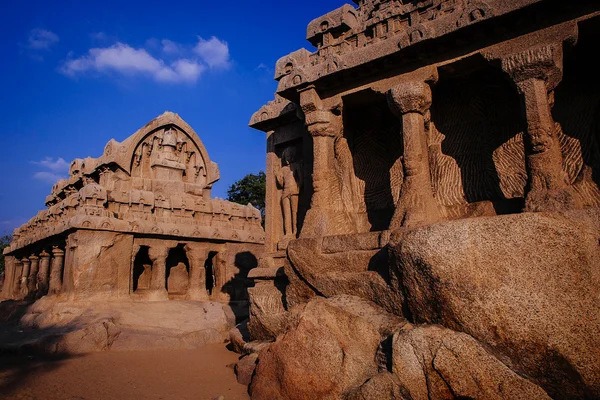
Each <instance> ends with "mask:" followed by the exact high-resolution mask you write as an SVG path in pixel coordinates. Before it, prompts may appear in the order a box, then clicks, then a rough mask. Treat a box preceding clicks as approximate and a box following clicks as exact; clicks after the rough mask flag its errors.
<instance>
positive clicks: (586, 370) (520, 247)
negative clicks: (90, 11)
mask: <svg viewBox="0 0 600 400" xmlns="http://www.w3.org/2000/svg"><path fill="white" fill-rule="evenodd" d="M354 3H356V6H351V5H344V6H343V7H340V8H338V9H337V10H334V11H332V12H330V13H328V14H326V15H323V16H321V17H319V18H316V19H315V20H313V21H312V22H310V24H309V25H308V28H307V36H306V38H307V40H308V41H309V42H310V43H311V44H312V45H313V46H314V49H311V50H307V49H300V50H297V51H294V52H292V53H291V54H288V55H286V56H284V57H282V58H281V59H279V60H278V61H277V63H276V65H275V80H276V81H277V82H278V87H277V91H276V93H275V99H274V100H273V101H271V102H269V103H268V104H266V105H264V106H263V107H262V108H260V109H259V110H258V111H257V112H256V113H255V114H254V115H253V116H252V118H251V121H250V126H251V127H253V128H256V129H258V130H261V131H264V132H265V133H266V136H267V172H266V174H267V213H266V231H265V234H266V239H265V255H264V256H263V257H262V258H261V260H260V261H259V268H256V269H254V270H252V271H251V274H250V278H252V279H253V280H254V281H255V286H254V287H252V288H251V289H249V292H250V321H249V323H248V331H249V333H250V339H251V340H258V341H271V342H273V343H272V344H271V345H270V347H269V349H268V351H262V352H261V353H260V355H259V356H258V358H259V361H258V364H257V365H258V366H257V368H256V370H255V371H254V375H253V377H252V383H251V386H250V392H251V394H252V398H253V399H269V398H295V399H300V398H352V399H367V398H404V397H406V398H463V397H468V398H494V397H497V398H509V397H511V396H507V395H506V393H508V392H505V393H500V394H494V395H490V394H489V393H487V394H483V393H482V392H477V390H479V389H478V388H475V389H473V391H462V390H463V387H462V386H460V385H453V384H451V383H449V382H450V380H451V379H456V381H455V382H465V381H466V380H468V379H471V377H472V376H476V374H475V373H473V374H472V373H471V372H465V371H464V370H462V369H461V370H457V371H455V372H453V373H452V374H449V375H447V376H445V377H444V378H440V377H439V376H438V375H435V374H436V373H437V372H439V370H436V371H437V372H436V373H434V372H432V370H431V365H432V364H431V363H432V361H431V360H432V359H431V358H428V357H434V358H435V357H436V356H432V355H433V354H435V352H436V351H437V350H438V347H435V346H433V345H432V347H431V348H427V349H421V350H418V349H417V347H418V346H416V345H415V343H417V342H418V343H425V342H426V341H427V340H429V339H427V340H425V339H422V338H421V336H419V335H421V332H425V331H429V332H430V333H427V335H432V336H431V337H439V336H436V335H438V333H439V332H437V333H436V332H434V331H435V329H437V328H432V327H431V325H436V326H442V327H443V328H444V329H446V331H445V333H444V335H446V334H448V335H454V334H456V333H457V332H462V333H466V334H468V335H471V337H473V338H475V339H476V341H477V342H476V343H479V344H482V345H483V346H488V348H492V349H493V352H492V353H490V357H496V356H498V357H499V359H501V360H503V362H506V360H510V362H509V364H507V365H513V366H515V367H514V368H513V370H515V371H519V372H520V373H524V374H525V375H528V376H529V377H532V382H535V383H536V384H539V385H541V387H543V389H544V390H546V391H547V392H548V393H549V394H550V395H551V397H553V398H585V397H586V396H591V397H594V396H598V395H599V393H600V389H598V388H600V384H599V382H600V375H599V374H597V371H598V365H600V358H598V357H592V358H593V359H592V358H589V359H588V358H586V357H587V356H588V354H589V353H590V352H593V350H584V349H594V348H596V347H597V345H598V344H597V335H596V332H595V331H594V329H596V328H593V327H597V326H598V324H599V323H600V321H599V320H598V318H597V316H598V315H600V314H598V304H597V302H594V300H588V296H590V294H591V293H597V287H598V285H599V280H598V265H599V262H598V260H599V259H600V258H599V257H600V254H599V251H598V250H599V247H598V245H597V243H598V231H599V229H600V226H599V221H600V218H599V217H598V213H599V210H600V188H599V185H600V145H599V144H600V81H599V80H598V79H597V78H596V74H597V71H596V67H595V62H594V60H595V54H596V53H597V43H598V41H599V40H600V3H598V2H597V1H592V0H583V1H578V2H564V1H552V0H511V1H504V0H423V1H407V0H354ZM566 232H568V233H566ZM584 237H585V238H584ZM571 280H573V281H577V283H574V284H571V283H569V282H571ZM558 293H560V296H558V297H557V294H558ZM565 293H569V294H568V295H565ZM592 297H594V296H593V295H592ZM573 299H576V300H573ZM365 302H366V303H365ZM365 304H369V306H368V307H367V306H365ZM508 304H510V305H508ZM365 307H367V308H368V311H365ZM370 307H375V308H377V309H378V310H379V311H377V312H379V313H380V318H381V319H380V320H381V321H392V320H393V319H394V318H396V317H398V318H399V321H401V322H400V324H405V325H404V327H401V328H394V329H391V331H394V330H395V333H394V334H393V335H390V334H389V331H388V327H385V326H384V325H379V327H380V328H379V329H381V330H380V332H379V335H380V336H379V335H375V336H376V339H374V341H373V342H372V346H373V347H372V348H373V349H374V350H373V351H372V352H371V353H368V354H367V355H365V356H364V357H362V358H360V361H361V363H363V362H364V363H365V364H361V365H366V364H368V363H370V362H371V361H372V360H373V359H374V358H375V359H379V358H378V357H379V356H380V355H382V353H386V352H388V351H389V353H386V354H387V355H385V356H382V357H383V359H384V362H381V363H380V364H379V365H377V366H373V365H372V367H369V368H372V369H371V370H368V369H367V368H366V369H364V370H363V372H364V374H363V375H362V376H361V377H359V378H357V375H355V370H354V369H353V368H351V367H349V366H348V365H350V364H349V361H348V360H349V359H350V358H351V357H350V356H348V355H349V354H357V353H352V352H351V351H349V348H350V347H351V343H354V344H355V345H356V349H357V351H359V352H360V351H363V350H364V349H365V348H367V347H368V345H366V344H365V343H366V342H364V341H363V339H364V337H365V336H364V335H363V333H362V332H363V331H360V330H359V329H358V328H356V327H357V326H359V324H358V321H359V320H361V319H363V322H364V323H365V326H373V325H377V323H376V322H374V321H375V320H376V318H375V317H372V316H373V315H376V314H377V312H376V311H373V309H371V308H370ZM559 309H560V310H563V311H556V310H559ZM332 310H335V311H332ZM322 315H327V316H326V317H325V316H322ZM367 315H368V316H369V317H366V316H367ZM517 315H518V317H517ZM592 315H594V316H593V317H592ZM508 316H514V320H510V321H509V320H508V319H509V317H508ZM371 317H372V318H371ZM510 318H512V317H510ZM568 318H574V320H576V321H577V322H573V323H572V324H568V323H564V322H561V321H563V320H564V319H568ZM307 321H308V322H307ZM332 321H334V322H332ZM347 321H352V322H351V323H349V322H347ZM549 321H554V322H549ZM581 321H585V323H582V322H581ZM561 325H562V326H569V327H572V326H577V329H571V330H570V331H569V332H562V331H561V332H557V331H553V332H552V333H549V330H550V327H551V326H552V327H554V326H561ZM584 325H585V327H583V326H584ZM322 326H326V327H327V328H321V327H322ZM349 327H351V328H349ZM542 327H543V328H542ZM413 328H414V329H416V330H415V331H411V330H412V329H413ZM580 328H581V330H580ZM421 329H422V330H423V331H419V330H421ZM569 329H570V328H569ZM408 331H411V332H414V334H415V335H416V336H415V337H417V336H419V339H408V337H409V336H410V335H412V333H411V334H407V333H406V332H408ZM575 331H577V333H576V334H573V332H575ZM356 332H361V333H360V334H357V333H356ZM382 332H383V333H382ZM538 332H543V335H542V336H540V337H538V336H536V335H537V333H538ZM352 335H355V336H353V339H349V337H351V336H352ZM517 337H518V339H516V338H517ZM441 340H442V339H435V340H433V339H432V341H431V343H434V342H435V343H437V345H436V346H439V343H441V342H440V341H441ZM390 343H393V345H390V346H392V347H393V349H392V348H391V347H386V346H388V345H389V344H390ZM444 343H445V342H444ZM557 343H561V344H560V345H556V344H557ZM331 346H333V347H331ZM336 346H337V347H336ZM419 346H420V345H419ZM585 346H589V347H585ZM442 347H444V346H442ZM331 348H335V349H336V350H335V351H338V352H339V353H335V351H334V350H331V351H329V349H331ZM559 348H560V349H559ZM575 348H577V349H578V350H573V351H571V349H575ZM292 349H293V350H292ZM323 349H328V350H327V351H323ZM375 349H378V350H377V355H375V353H376V351H375ZM381 349H384V350H383V352H380V350H381ZM386 349H387V350H386ZM525 349H532V350H531V352H530V353H527V355H524V354H525V353H526V352H527V351H525ZM452 351H453V350H452ZM461 351H462V350H461ZM453 352H454V351H453ZM290 354H291V355H290ZM306 354H310V357H306V356H305V355H306ZM332 354H343V355H344V356H341V357H340V358H335V357H334V356H332ZM453 354H458V353H453ZM471 354H473V353H471ZM482 354H483V353H482ZM540 354H545V355H543V356H540V357H537V356H538V355H540ZM550 354H552V356H550ZM558 354H560V355H558ZM567 354H568V355H567ZM392 355H393V357H392ZM405 355H407V357H408V358H410V360H408V359H407V361H406V362H401V363H399V364H396V363H397V360H398V359H400V358H402V357H404V356H405ZM415 355H416V358H415ZM438 355H439V353H438ZM336 357H337V356H336ZM386 357H387V358H386ZM453 357H454V356H453ZM534 358H535V359H536V361H535V362H531V363H530V364H527V363H528V361H527V360H533V359H534ZM338 359H341V360H342V361H340V362H338ZM435 359H436V360H437V358H435ZM558 359H560V360H561V362H562V361H564V360H567V359H569V361H566V362H565V363H564V364H560V363H559V362H558V361H557V360H558ZM584 359H585V360H586V361H582V360H584ZM300 360H302V361H300ZM417 360H418V361H417ZM423 360H425V361H423ZM427 360H429V361H427ZM453 360H455V359H454V358H453ZM454 362H455V361H452V363H454ZM510 363H512V364H510ZM434 364H435V363H434ZM526 364H527V365H526ZM355 365H358V363H357V364H355ZM456 365H460V366H461V368H462V367H463V366H464V365H466V364H465V363H463V362H462V361H456ZM478 365H481V364H478ZM584 365H585V366H584ZM325 366H326V367H325ZM415 366H416V370H417V371H418V372H416V373H415V375H411V376H408V375H406V374H405V373H406V371H408V370H411V371H412V370H413V368H415ZM419 366H422V367H423V369H422V370H421V368H420V367H419ZM440 366H441V362H440ZM358 368H362V367H358ZM435 368H437V367H434V369H435ZM478 368H479V366H478V367H477V368H475V370H478ZM288 369H293V370H294V371H295V374H296V375H294V376H293V377H292V376H291V375H292V374H290V376H289V377H287V376H284V375H285V374H284V375H281V374H280V373H279V371H286V370H288ZM350 370H352V372H351V373H350V372H348V371H350ZM550 370H552V371H554V372H548V371H550ZM315 371H317V372H315ZM340 371H342V372H340ZM374 371H375V372H374ZM376 371H379V372H380V373H381V374H379V375H377V372H376ZM382 371H383V372H382ZM540 371H543V372H540ZM566 371H577V375H575V374H573V375H570V376H572V377H574V378H572V379H571V378H568V379H563V378H562V377H564V376H566V375H565V374H567V373H566ZM410 374H412V372H411V373H410ZM410 374H409V375H410ZM442 374H443V373H442ZM561 374H562V375H561ZM298 376H301V377H302V378H303V379H304V380H303V379H300V378H297V377H298ZM477 376H481V375H477ZM575 376H576V377H575ZM584 376H585V377H584ZM478 379H479V378H476V380H478ZM579 379H581V380H579ZM416 381H419V382H422V383H423V384H422V385H421V384H419V385H420V386H419V388H418V389H415V387H413V386H412V385H413V383H414V382H416ZM274 382H275V383H274ZM307 382H310V384H307ZM315 382H320V384H318V383H315ZM433 382H437V383H433ZM583 382H586V383H583ZM361 385H363V386H361ZM459 386H460V387H459ZM476 386H478V387H479V384H478V385H476ZM492 386H494V387H495V388H498V387H500V386H502V385H496V384H490V387H492ZM361 387H362V389H361ZM400 387H401V388H402V391H398V392H393V393H394V395H393V396H392V389H393V388H396V389H398V390H400V389H399V388H400ZM582 388H585V389H582ZM363 389H364V391H362V390H363ZM394 390H395V389H394ZM515 390H516V392H515V393H519V394H520V395H519V396H516V397H515V398H521V397H522V398H537V397H536V396H529V395H524V394H522V393H524V392H523V391H522V388H521V389H515ZM408 392H410V395H405V393H408ZM384 393H385V395H384ZM399 393H402V395H400V394H399ZM582 393H586V394H585V395H584V394H582ZM591 393H594V394H593V395H592V394H591ZM380 394H381V395H380ZM555 396H556V397H555Z"/></svg>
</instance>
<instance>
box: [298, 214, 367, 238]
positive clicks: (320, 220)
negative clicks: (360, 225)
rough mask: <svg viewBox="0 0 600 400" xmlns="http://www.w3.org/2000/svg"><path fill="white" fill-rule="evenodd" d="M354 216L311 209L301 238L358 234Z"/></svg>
mask: <svg viewBox="0 0 600 400" xmlns="http://www.w3.org/2000/svg"><path fill="white" fill-rule="evenodd" d="M353 221H354V219H353V218H352V215H351V214H350V213H348V212H346V211H341V210H331V209H325V208H311V209H310V210H308V212H307V213H306V217H305V218H304V224H303V225H302V231H301V232H300V237H301V238H311V237H323V236H332V235H347V234H351V233H357V229H356V224H355V223H354V222H353Z"/></svg>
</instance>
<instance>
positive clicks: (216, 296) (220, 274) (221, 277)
mask: <svg viewBox="0 0 600 400" xmlns="http://www.w3.org/2000/svg"><path fill="white" fill-rule="evenodd" d="M213 263H214V269H215V270H214V273H215V287H214V289H213V292H212V296H211V297H212V299H213V300H214V301H227V300H229V298H228V295H227V294H226V293H223V287H224V286H225V284H226V283H227V276H228V273H227V254H226V253H223V252H219V253H218V254H217V255H216V256H215V258H214V259H213Z"/></svg>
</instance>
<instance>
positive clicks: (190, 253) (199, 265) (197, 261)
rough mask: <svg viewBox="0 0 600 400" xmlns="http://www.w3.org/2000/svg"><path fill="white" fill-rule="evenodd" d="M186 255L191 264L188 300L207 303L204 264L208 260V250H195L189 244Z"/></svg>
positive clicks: (186, 247)
mask: <svg viewBox="0 0 600 400" xmlns="http://www.w3.org/2000/svg"><path fill="white" fill-rule="evenodd" d="M185 255H186V257H187V258H188V261H189V262H190V278H189V279H190V282H189V285H188V291H187V295H186V298H187V299H188V300H198V301H207V300H208V293H207V292H206V270H205V268H204V263H205V262H206V259H207V258H208V250H207V249H205V248H202V249H194V248H193V247H192V246H190V245H189V244H187V245H186V246H185Z"/></svg>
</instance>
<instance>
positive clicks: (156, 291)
mask: <svg viewBox="0 0 600 400" xmlns="http://www.w3.org/2000/svg"><path fill="white" fill-rule="evenodd" d="M168 255H169V248H168V247H164V246H161V247H150V249H149V250H148V256H149V257H150V260H151V261H152V281H151V282H150V293H149V296H148V297H149V300H167V299H168V298H169V295H168V293H167V286H166V279H167V257H168Z"/></svg>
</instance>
